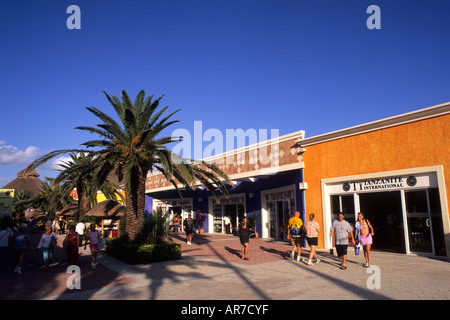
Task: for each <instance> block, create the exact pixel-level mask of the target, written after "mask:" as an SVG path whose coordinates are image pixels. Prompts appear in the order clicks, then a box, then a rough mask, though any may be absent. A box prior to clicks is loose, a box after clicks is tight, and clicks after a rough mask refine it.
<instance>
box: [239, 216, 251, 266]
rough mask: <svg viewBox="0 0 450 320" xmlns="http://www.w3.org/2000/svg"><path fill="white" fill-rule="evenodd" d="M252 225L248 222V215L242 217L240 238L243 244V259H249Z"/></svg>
mask: <svg viewBox="0 0 450 320" xmlns="http://www.w3.org/2000/svg"><path fill="white" fill-rule="evenodd" d="M251 230H252V229H251V227H250V225H249V224H248V223H247V217H244V218H243V219H242V222H241V224H240V226H239V240H240V241H241V245H242V256H241V257H242V258H241V259H242V260H249V258H248V249H249V248H250V233H251Z"/></svg>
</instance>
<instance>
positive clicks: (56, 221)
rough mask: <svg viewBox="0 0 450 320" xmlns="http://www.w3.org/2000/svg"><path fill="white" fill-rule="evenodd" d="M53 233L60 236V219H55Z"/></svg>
mask: <svg viewBox="0 0 450 320" xmlns="http://www.w3.org/2000/svg"><path fill="white" fill-rule="evenodd" d="M52 231H53V233H54V234H58V232H59V220H58V218H55V220H53V223H52Z"/></svg>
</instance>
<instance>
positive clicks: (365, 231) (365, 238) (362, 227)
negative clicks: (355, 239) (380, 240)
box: [355, 212, 375, 268]
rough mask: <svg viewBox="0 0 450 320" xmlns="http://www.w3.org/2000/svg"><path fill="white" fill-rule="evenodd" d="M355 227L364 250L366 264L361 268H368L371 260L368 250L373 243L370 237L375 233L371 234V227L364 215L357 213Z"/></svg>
mask: <svg viewBox="0 0 450 320" xmlns="http://www.w3.org/2000/svg"><path fill="white" fill-rule="evenodd" d="M355 227H356V228H358V230H359V237H360V242H361V245H362V246H363V249H364V258H365V259H366V263H365V264H364V265H363V266H364V267H365V268H368V267H369V266H370V260H371V258H372V255H371V253H370V248H371V247H372V242H373V241H372V236H373V235H375V233H374V232H373V227H372V225H371V224H370V222H369V220H367V219H365V218H364V213H362V212H360V213H358V221H357V222H356V224H355ZM369 229H370V230H369ZM369 231H370V232H369Z"/></svg>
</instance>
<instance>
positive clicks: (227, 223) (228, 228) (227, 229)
mask: <svg viewBox="0 0 450 320" xmlns="http://www.w3.org/2000/svg"><path fill="white" fill-rule="evenodd" d="M223 223H224V225H225V232H226V234H230V233H231V220H230V217H228V216H225V217H224V218H223Z"/></svg>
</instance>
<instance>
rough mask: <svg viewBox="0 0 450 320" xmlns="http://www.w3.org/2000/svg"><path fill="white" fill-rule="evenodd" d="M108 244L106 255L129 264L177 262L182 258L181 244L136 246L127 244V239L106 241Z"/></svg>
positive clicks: (168, 243)
mask: <svg viewBox="0 0 450 320" xmlns="http://www.w3.org/2000/svg"><path fill="white" fill-rule="evenodd" d="M106 244H107V248H106V253H108V254H110V255H112V256H113V257H115V258H117V259H119V260H121V261H123V262H126V263H129V264H141V263H149V262H160V261H168V260H176V259H180V257H181V244H179V243H173V242H162V243H159V244H135V243H128V242H126V240H125V238H113V239H106Z"/></svg>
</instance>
